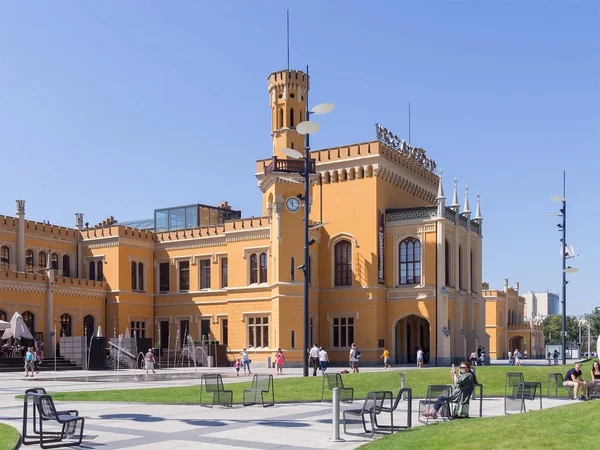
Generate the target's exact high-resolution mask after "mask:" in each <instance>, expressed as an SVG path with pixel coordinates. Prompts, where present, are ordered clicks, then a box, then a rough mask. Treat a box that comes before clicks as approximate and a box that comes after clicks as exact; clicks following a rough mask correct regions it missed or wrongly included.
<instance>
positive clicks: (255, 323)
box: [247, 317, 269, 347]
mask: <svg viewBox="0 0 600 450" xmlns="http://www.w3.org/2000/svg"><path fill="white" fill-rule="evenodd" d="M247 320H248V346H252V347H268V346H269V318H268V317H249V318H248V319H247Z"/></svg>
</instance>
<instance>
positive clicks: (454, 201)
mask: <svg viewBox="0 0 600 450" xmlns="http://www.w3.org/2000/svg"><path fill="white" fill-rule="evenodd" d="M450 208H452V209H453V210H454V211H458V208H460V205H459V204H458V178H456V177H454V193H453V194H452V204H451V205H450Z"/></svg>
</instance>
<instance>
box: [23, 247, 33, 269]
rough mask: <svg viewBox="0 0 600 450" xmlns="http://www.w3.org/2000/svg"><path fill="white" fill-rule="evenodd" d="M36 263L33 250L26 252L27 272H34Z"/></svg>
mask: <svg viewBox="0 0 600 450" xmlns="http://www.w3.org/2000/svg"><path fill="white" fill-rule="evenodd" d="M34 263H35V260H34V259H33V250H27V251H26V252H25V272H33V271H34Z"/></svg>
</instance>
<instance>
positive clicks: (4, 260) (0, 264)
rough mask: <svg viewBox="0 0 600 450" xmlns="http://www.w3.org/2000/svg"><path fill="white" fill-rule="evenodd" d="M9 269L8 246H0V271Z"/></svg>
mask: <svg viewBox="0 0 600 450" xmlns="http://www.w3.org/2000/svg"><path fill="white" fill-rule="evenodd" d="M9 269H10V247H9V246H8V245H2V246H0V270H9Z"/></svg>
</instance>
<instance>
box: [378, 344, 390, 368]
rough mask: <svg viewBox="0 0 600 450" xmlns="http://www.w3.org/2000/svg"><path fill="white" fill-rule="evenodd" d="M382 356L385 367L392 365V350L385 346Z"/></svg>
mask: <svg viewBox="0 0 600 450" xmlns="http://www.w3.org/2000/svg"><path fill="white" fill-rule="evenodd" d="M380 358H383V368H384V369H387V368H388V367H391V365H390V351H389V350H388V349H387V348H385V347H384V349H383V353H382V354H381V356H380Z"/></svg>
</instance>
